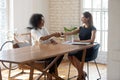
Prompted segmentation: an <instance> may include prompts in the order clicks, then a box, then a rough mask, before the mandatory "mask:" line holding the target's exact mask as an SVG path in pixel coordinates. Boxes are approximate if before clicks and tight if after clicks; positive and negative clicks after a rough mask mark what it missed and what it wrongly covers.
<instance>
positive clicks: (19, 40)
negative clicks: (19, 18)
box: [13, 33, 31, 48]
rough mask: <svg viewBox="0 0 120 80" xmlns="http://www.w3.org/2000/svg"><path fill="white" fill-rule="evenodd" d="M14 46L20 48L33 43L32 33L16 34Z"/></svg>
mask: <svg viewBox="0 0 120 80" xmlns="http://www.w3.org/2000/svg"><path fill="white" fill-rule="evenodd" d="M14 42H15V44H14V46H13V47H14V48H20V47H25V46H30V45H31V33H23V34H19V35H16V34H14Z"/></svg>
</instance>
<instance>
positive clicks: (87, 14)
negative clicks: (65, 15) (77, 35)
mask: <svg viewBox="0 0 120 80" xmlns="http://www.w3.org/2000/svg"><path fill="white" fill-rule="evenodd" d="M83 16H84V17H85V18H89V20H88V24H89V27H91V26H93V17H92V14H91V13H90V12H87V11H86V12H84V13H83Z"/></svg>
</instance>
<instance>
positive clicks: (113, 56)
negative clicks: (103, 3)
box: [107, 0, 120, 80]
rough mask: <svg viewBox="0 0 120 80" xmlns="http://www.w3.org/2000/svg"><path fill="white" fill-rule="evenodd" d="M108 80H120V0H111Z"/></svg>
mask: <svg viewBox="0 0 120 80" xmlns="http://www.w3.org/2000/svg"><path fill="white" fill-rule="evenodd" d="M108 36H109V39H108V79H107V80H120V0H109V34H108Z"/></svg>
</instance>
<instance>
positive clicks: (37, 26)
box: [27, 14, 63, 80]
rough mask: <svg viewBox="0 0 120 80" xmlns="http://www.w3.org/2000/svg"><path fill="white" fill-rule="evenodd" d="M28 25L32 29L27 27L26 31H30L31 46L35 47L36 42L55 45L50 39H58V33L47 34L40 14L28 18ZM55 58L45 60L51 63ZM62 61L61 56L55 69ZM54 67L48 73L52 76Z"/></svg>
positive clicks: (49, 78)
mask: <svg viewBox="0 0 120 80" xmlns="http://www.w3.org/2000/svg"><path fill="white" fill-rule="evenodd" d="M30 24H31V25H32V27H27V28H28V29H31V38H32V45H35V44H36V42H39V43H43V44H47V43H53V44H57V42H56V41H55V40H53V39H52V37H60V33H57V32H56V33H53V34H49V33H48V31H47V29H46V28H45V27H44V16H43V15H42V14H33V15H32V17H31V18H30ZM54 58H55V57H52V58H48V59H45V60H49V61H50V62H52V61H53V60H54ZM62 59H63V55H62V56H61V57H60V58H59V59H58V61H57V63H56V65H57V67H58V66H59V64H60V63H61V61H62ZM55 67H56V66H55V65H53V66H52V67H51V68H50V69H49V73H51V74H54V73H55ZM48 80H52V77H51V76H48Z"/></svg>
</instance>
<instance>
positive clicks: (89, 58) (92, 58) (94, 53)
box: [68, 44, 101, 80]
mask: <svg viewBox="0 0 120 80" xmlns="http://www.w3.org/2000/svg"><path fill="white" fill-rule="evenodd" d="M99 47H100V44H95V45H94V46H93V48H92V49H93V50H92V51H90V52H88V51H87V53H88V54H92V55H90V56H86V58H85V62H87V75H88V76H87V77H88V80H89V61H94V63H95V65H96V68H97V71H98V74H99V78H98V79H97V80H100V79H101V75H100V72H99V69H98V66H97V63H96V58H97V55H98V50H99ZM70 67H71V63H70V64H69V71H68V80H70V79H71V78H69V75H70ZM74 77H77V76H74ZM74 77H72V78H74Z"/></svg>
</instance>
